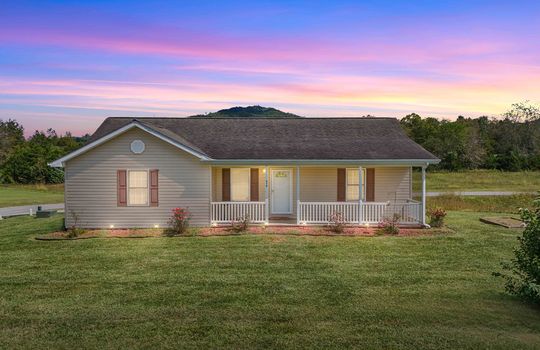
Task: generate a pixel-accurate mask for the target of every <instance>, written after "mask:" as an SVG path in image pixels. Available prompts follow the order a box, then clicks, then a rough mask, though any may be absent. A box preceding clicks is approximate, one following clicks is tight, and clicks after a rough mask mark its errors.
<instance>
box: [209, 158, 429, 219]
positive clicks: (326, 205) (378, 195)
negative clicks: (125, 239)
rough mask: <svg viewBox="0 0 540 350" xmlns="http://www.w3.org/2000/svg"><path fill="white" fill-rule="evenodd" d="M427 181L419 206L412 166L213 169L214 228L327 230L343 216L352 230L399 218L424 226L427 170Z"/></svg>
mask: <svg viewBox="0 0 540 350" xmlns="http://www.w3.org/2000/svg"><path fill="white" fill-rule="evenodd" d="M242 169H243V170H242ZM422 179H423V182H422V184H423V185H422V201H416V200H413V199H412V166H394V167H392V166H386V167H381V166H379V167H376V166H372V167H369V166H358V165H351V166H346V167H339V168H338V167H328V166H327V167H322V166H299V165H296V166H264V167H261V166H258V167H257V166H255V167H248V166H238V167H230V168H228V167H227V168H226V167H213V168H212V201H211V203H210V206H211V208H210V209H211V210H210V215H211V224H212V226H218V225H230V224H231V223H232V222H234V221H238V220H240V219H242V218H245V217H247V218H249V221H250V222H251V223H253V224H261V225H276V226H278V225H279V226H282V225H288V226H297V225H326V224H328V223H329V222H330V220H331V216H332V215H334V214H340V215H341V217H342V220H343V221H344V222H345V223H346V224H347V225H359V226H374V225H377V224H379V223H380V222H382V221H383V220H385V219H391V218H393V217H396V218H397V221H398V222H399V225H402V226H424V225H425V166H424V167H422Z"/></svg>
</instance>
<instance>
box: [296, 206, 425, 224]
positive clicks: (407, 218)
mask: <svg viewBox="0 0 540 350" xmlns="http://www.w3.org/2000/svg"><path fill="white" fill-rule="evenodd" d="M359 205H360V204H359V203H358V202H299V203H298V222H299V223H300V224H326V223H328V222H329V221H330V217H331V216H332V215H333V214H334V213H340V214H341V215H342V216H343V221H344V222H345V223H347V224H377V223H379V222H381V221H383V220H384V219H385V218H392V217H393V216H394V215H398V222H399V223H400V224H418V223H421V222H422V220H421V218H420V215H421V203H419V202H416V201H408V202H406V203H391V202H363V203H362V210H361V211H360V210H358V208H359Z"/></svg>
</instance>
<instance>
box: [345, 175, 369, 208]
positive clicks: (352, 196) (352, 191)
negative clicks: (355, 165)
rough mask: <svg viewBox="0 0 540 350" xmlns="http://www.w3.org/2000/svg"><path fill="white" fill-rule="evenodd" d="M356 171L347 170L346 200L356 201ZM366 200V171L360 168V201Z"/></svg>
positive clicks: (357, 177) (357, 178)
mask: <svg viewBox="0 0 540 350" xmlns="http://www.w3.org/2000/svg"><path fill="white" fill-rule="evenodd" d="M359 181H360V179H359V176H358V169H347V200H348V201H357V200H358V182H359ZM365 199H366V169H365V168H362V200H365Z"/></svg>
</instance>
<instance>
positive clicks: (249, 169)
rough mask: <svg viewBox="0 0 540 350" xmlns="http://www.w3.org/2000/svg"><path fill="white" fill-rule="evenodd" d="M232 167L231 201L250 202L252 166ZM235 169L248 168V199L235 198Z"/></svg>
mask: <svg viewBox="0 0 540 350" xmlns="http://www.w3.org/2000/svg"><path fill="white" fill-rule="evenodd" d="M230 169H231V184H230V187H231V202H250V201H251V168H230ZM233 169H235V170H247V173H248V182H247V186H248V188H247V194H248V198H247V199H246V200H235V199H234V197H235V196H234V194H235V193H234V186H233V183H234V180H233Z"/></svg>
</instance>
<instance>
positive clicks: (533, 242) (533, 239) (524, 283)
mask: <svg viewBox="0 0 540 350" xmlns="http://www.w3.org/2000/svg"><path fill="white" fill-rule="evenodd" d="M519 211H520V214H521V219H522V220H523V221H524V222H525V224H526V227H525V230H524V231H523V234H522V235H521V236H520V237H518V242H519V245H518V246H517V247H516V248H515V249H514V258H513V259H511V260H510V262H504V263H502V264H501V265H502V268H503V270H505V271H506V272H502V273H501V272H495V273H494V275H495V276H500V277H503V278H504V279H505V280H506V282H505V289H506V291H507V292H508V293H510V294H514V295H517V296H519V297H521V298H522V299H525V300H530V301H533V302H535V303H539V302H540V197H537V198H536V199H535V200H534V201H533V209H531V210H529V209H520V210H519Z"/></svg>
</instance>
